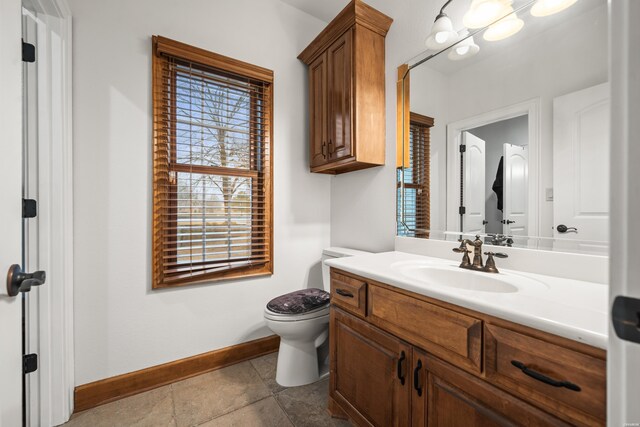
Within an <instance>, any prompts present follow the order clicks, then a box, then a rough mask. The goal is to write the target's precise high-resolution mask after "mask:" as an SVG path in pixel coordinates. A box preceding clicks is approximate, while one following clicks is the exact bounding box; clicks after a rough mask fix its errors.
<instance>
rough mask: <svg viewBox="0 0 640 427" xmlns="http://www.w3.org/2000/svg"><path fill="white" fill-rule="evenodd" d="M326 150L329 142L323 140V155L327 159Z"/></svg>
mask: <svg viewBox="0 0 640 427" xmlns="http://www.w3.org/2000/svg"><path fill="white" fill-rule="evenodd" d="M326 150H327V143H326V142H324V141H323V142H322V157H323V158H325V159H326V158H327V153H326Z"/></svg>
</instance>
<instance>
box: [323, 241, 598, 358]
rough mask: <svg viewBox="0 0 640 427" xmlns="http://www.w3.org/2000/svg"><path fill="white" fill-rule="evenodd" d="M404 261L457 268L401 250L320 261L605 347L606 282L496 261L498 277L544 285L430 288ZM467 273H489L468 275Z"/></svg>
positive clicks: (389, 283)
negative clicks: (507, 289)
mask: <svg viewBox="0 0 640 427" xmlns="http://www.w3.org/2000/svg"><path fill="white" fill-rule="evenodd" d="M406 262H428V263H430V264H433V265H442V266H457V265H458V264H459V262H456V261H451V260H446V259H441V258H432V257H427V256H422V255H414V254H409V253H404V252H383V253H379V254H370V255H358V256H354V257H345V258H336V259H329V260H326V261H325V263H326V264H327V265H329V266H331V267H335V268H339V269H341V270H344V271H347V272H349V273H353V274H356V275H358V276H362V277H365V278H369V279H373V280H377V281H379V282H382V283H386V284H388V285H392V286H395V287H398V288H401V289H405V290H407V291H411V292H415V293H417V294H421V295H425V296H427V297H431V298H435V299H438V300H441V301H445V302H448V303H451V304H455V305H458V306H461V307H465V308H468V309H471V310H475V311H478V312H481V313H485V314H488V315H491V316H495V317H499V318H501V319H505V320H509V321H512V322H515V323H519V324H521V325H525V326H529V327H532V328H535V329H539V330H541V331H545V332H548V333H551V334H554V335H559V336H562V337H565V338H569V339H572V340H575V341H579V342H582V343H585V344H589V345H592V346H594V347H598V348H602V349H606V348H607V331H608V316H607V311H608V298H609V296H608V293H609V287H608V286H607V285H606V284H602V283H593V282H585V281H579V280H571V279H564V278H558V277H551V276H543V275H540V274H533V273H524V272H519V271H513V270H506V269H504V270H503V269H500V260H499V259H498V260H496V264H497V265H498V268H499V269H500V273H499V274H504V275H505V277H506V276H511V277H515V276H524V277H526V278H529V279H533V280H536V281H538V282H542V283H544V284H546V285H547V286H541V287H539V288H537V287H533V288H531V289H526V290H523V291H519V292H513V293H495V292H482V291H473V290H466V289H458V288H453V287H448V286H441V285H433V284H429V283H426V282H425V281H422V280H416V279H413V278H411V277H409V276H407V275H405V274H402V272H399V271H398V268H396V266H398V265H399V264H401V263H406ZM469 274H490V273H481V272H472V271H469Z"/></svg>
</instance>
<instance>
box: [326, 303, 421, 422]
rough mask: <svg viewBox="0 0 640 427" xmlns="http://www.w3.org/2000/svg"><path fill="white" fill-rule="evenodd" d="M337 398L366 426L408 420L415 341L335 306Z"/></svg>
mask: <svg viewBox="0 0 640 427" xmlns="http://www.w3.org/2000/svg"><path fill="white" fill-rule="evenodd" d="M329 336H330V340H331V341H330V342H331V387H330V394H331V399H333V400H334V401H335V402H336V403H338V404H339V405H340V407H341V408H342V409H343V410H344V412H346V413H347V415H349V417H350V418H351V419H352V420H354V421H355V422H356V424H357V425H360V426H377V427H392V426H397V427H400V426H408V425H409V422H410V419H409V416H410V406H409V405H410V395H409V391H410V382H411V381H410V379H409V376H408V375H409V372H408V369H409V367H410V362H411V361H410V358H411V347H410V346H409V345H408V344H406V343H404V342H402V341H401V340H399V339H397V338H395V337H393V336H391V335H389V334H387V333H385V332H382V331H381V330H379V329H378V328H376V327H374V326H371V325H369V324H368V323H366V322H365V321H363V320H360V319H358V318H356V317H354V316H352V315H351V314H347V313H346V312H344V311H342V310H340V309H338V308H332V309H331V331H330V335H329Z"/></svg>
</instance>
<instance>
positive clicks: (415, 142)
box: [397, 113, 433, 237]
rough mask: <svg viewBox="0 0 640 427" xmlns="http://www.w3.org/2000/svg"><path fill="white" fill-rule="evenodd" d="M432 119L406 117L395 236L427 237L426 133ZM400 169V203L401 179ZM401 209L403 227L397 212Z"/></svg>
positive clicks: (399, 172)
mask: <svg viewBox="0 0 640 427" xmlns="http://www.w3.org/2000/svg"><path fill="white" fill-rule="evenodd" d="M431 127H433V119H432V118H431V117H427V116H423V115H420V114H416V113H411V115H410V118H409V164H408V165H405V166H404V167H400V168H398V169H397V208H398V219H399V220H398V230H397V231H398V235H399V236H411V237H428V232H427V230H429V228H430V211H431V205H430V200H429V199H430V197H429V173H430V170H429V167H430V164H429V162H430V144H431V142H430V130H431ZM403 169H404V203H403V201H402V186H401V182H402V177H403ZM402 209H404V225H403V224H402V223H401V221H400V218H402V215H401V213H402V212H401V211H402ZM405 225H406V227H405Z"/></svg>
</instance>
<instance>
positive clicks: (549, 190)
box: [545, 188, 553, 202]
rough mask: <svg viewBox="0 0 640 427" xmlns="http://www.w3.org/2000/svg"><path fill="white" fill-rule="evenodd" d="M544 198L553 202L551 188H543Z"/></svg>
mask: <svg viewBox="0 0 640 427" xmlns="http://www.w3.org/2000/svg"><path fill="white" fill-rule="evenodd" d="M545 199H546V200H547V202H553V188H547V189H546V190H545Z"/></svg>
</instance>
